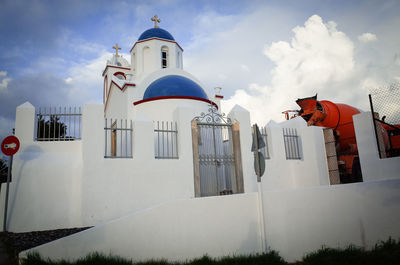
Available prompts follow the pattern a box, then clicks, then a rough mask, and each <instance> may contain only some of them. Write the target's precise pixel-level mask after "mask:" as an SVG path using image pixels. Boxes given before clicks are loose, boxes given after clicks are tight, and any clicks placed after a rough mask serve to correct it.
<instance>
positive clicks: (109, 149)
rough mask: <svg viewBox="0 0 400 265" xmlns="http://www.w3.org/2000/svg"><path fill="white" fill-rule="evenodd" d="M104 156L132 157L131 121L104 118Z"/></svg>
mask: <svg viewBox="0 0 400 265" xmlns="http://www.w3.org/2000/svg"><path fill="white" fill-rule="evenodd" d="M104 135H105V139H104V141H105V150H104V158H132V121H128V120H126V119H107V118H106V119H105V126H104Z"/></svg>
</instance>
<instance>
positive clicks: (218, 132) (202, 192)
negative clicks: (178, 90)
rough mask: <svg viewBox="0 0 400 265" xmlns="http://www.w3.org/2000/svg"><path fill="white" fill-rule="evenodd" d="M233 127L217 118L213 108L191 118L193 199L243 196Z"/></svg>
mask: <svg viewBox="0 0 400 265" xmlns="http://www.w3.org/2000/svg"><path fill="white" fill-rule="evenodd" d="M233 127H234V124H232V122H231V120H230V119H229V118H225V117H224V115H221V114H219V113H218V112H217V109H216V108H215V107H214V106H211V107H210V108H209V110H208V113H207V114H205V113H202V114H201V116H199V117H196V118H194V120H193V122H192V132H193V147H194V149H193V152H194V164H195V190H196V189H197V192H196V193H197V194H196V196H215V195H228V194H233V193H238V192H243V191H242V190H243V183H242V182H243V178H242V173H241V165H240V166H239V162H240V161H241V159H240V158H238V156H239V157H240V144H239V143H238V141H239V130H236V132H234V131H233V130H232V129H233ZM236 127H237V128H238V124H237V126H236ZM235 136H236V137H235ZM238 148H239V149H238ZM238 160H239V161H238ZM196 170H197V172H196ZM196 175H197V178H198V179H197V181H196ZM196 185H197V187H196Z"/></svg>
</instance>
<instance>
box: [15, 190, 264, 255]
mask: <svg viewBox="0 0 400 265" xmlns="http://www.w3.org/2000/svg"><path fill="white" fill-rule="evenodd" d="M257 209H258V208H257V194H256V193H251V194H237V195H231V196H221V197H207V198H196V199H190V200H181V201H174V202H169V203H165V204H162V205H158V206H156V207H153V208H149V209H146V210H143V211H139V212H135V213H133V214H130V215H127V216H124V217H121V218H119V219H116V220H113V221H111V222H108V223H105V224H103V225H100V226H97V227H95V228H92V229H89V230H86V231H83V232H81V233H78V234H75V235H72V236H69V237H66V238H63V239H60V240H57V241H54V242H52V243H48V244H45V245H42V246H39V247H37V248H34V249H31V250H30V251H37V252H39V253H40V254H41V255H42V256H43V257H49V258H52V259H60V258H64V259H70V260H74V259H78V258H80V257H84V256H86V255H87V254H89V253H91V252H93V251H99V252H102V253H107V254H108V253H112V254H115V255H119V256H122V257H126V258H129V259H133V260H134V261H139V260H148V259H169V260H177V261H185V260H186V259H192V258H196V257H201V256H203V255H205V254H208V255H210V256H212V257H219V256H222V255H239V254H253V253H257V252H260V251H261V248H260V246H261V244H260V243H261V241H260V236H259V230H258V229H259V227H258V222H257V220H258V210H257ZM26 254H27V252H23V253H22V254H21V255H20V256H21V257H23V256H25V255H26Z"/></svg>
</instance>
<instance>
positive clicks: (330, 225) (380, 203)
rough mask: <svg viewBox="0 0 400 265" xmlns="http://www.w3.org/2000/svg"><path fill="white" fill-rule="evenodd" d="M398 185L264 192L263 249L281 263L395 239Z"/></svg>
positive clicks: (399, 216) (399, 232)
mask: <svg viewBox="0 0 400 265" xmlns="http://www.w3.org/2000/svg"><path fill="white" fill-rule="evenodd" d="M399 194H400V179H396V180H386V181H371V182H364V183H353V184H345V185H333V186H320V187H310V188H300V189H288V190H280V191H264V196H263V198H264V199H263V203H264V215H265V228H266V233H267V246H268V247H270V248H271V249H274V250H277V251H279V253H280V255H281V256H282V257H283V258H285V259H286V260H287V261H294V260H296V259H301V257H302V256H303V255H304V254H306V253H308V252H311V251H315V250H317V249H319V248H321V246H323V245H324V246H328V247H346V246H348V245H349V244H355V245H358V246H364V247H367V248H371V247H373V246H374V244H375V243H377V242H378V241H379V240H387V239H388V238H389V237H392V238H395V239H396V238H399V237H400V227H399V225H398V224H399V223H400V197H399Z"/></svg>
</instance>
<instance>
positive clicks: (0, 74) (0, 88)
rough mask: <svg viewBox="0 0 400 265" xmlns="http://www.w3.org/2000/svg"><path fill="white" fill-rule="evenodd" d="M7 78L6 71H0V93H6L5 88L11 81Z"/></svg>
mask: <svg viewBox="0 0 400 265" xmlns="http://www.w3.org/2000/svg"><path fill="white" fill-rule="evenodd" d="M6 76H7V72H6V71H0V80H1V82H0V93H1V92H5V91H7V87H8V83H9V82H10V81H11V80H12V79H11V78H9V77H6Z"/></svg>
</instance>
